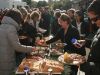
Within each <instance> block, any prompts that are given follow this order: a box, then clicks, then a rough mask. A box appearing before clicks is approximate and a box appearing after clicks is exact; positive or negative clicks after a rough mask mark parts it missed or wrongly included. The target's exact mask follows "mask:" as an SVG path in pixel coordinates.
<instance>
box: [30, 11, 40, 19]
mask: <svg viewBox="0 0 100 75" xmlns="http://www.w3.org/2000/svg"><path fill="white" fill-rule="evenodd" d="M36 17H37V18H40V14H39V12H37V11H33V12H32V13H31V14H30V18H31V19H32V20H34V18H36Z"/></svg>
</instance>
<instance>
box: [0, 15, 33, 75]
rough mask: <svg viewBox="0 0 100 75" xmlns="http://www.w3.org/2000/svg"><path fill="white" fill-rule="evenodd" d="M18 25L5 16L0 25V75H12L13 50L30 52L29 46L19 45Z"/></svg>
mask: <svg viewBox="0 0 100 75" xmlns="http://www.w3.org/2000/svg"><path fill="white" fill-rule="evenodd" d="M18 28H19V25H18V24H17V22H16V21H14V20H13V19H12V18H10V17H7V16H5V17H4V18H3V19H2V22H1V25H0V75H12V73H13V72H14V70H15V50H16V51H19V52H24V53H28V52H32V47H31V46H24V45H21V44H20V42H19V39H18V35H17V30H18Z"/></svg>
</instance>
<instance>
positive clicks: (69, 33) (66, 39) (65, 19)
mask: <svg viewBox="0 0 100 75" xmlns="http://www.w3.org/2000/svg"><path fill="white" fill-rule="evenodd" d="M58 22H59V24H60V26H61V29H60V30H59V32H58V33H57V35H56V36H54V38H52V39H50V40H48V41H46V43H45V44H50V43H53V42H55V41H57V40H61V41H62V43H66V44H67V45H66V46H65V47H64V52H68V53H77V54H80V55H83V56H84V55H85V50H84V48H83V47H81V48H77V47H75V45H74V44H73V43H72V39H73V38H76V39H80V36H79V32H78V30H77V28H76V27H74V26H72V25H71V20H70V18H69V16H68V15H67V14H62V15H61V16H60V18H59V20H58ZM39 44H40V45H43V43H41V42H39ZM45 44H44V45H45ZM71 70H72V71H71V74H70V75H77V71H78V67H77V66H71Z"/></svg>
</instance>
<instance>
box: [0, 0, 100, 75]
mask: <svg viewBox="0 0 100 75" xmlns="http://www.w3.org/2000/svg"><path fill="white" fill-rule="evenodd" d="M99 5H100V1H99V0H95V1H93V2H92V3H91V4H90V5H89V7H88V9H87V11H86V13H87V17H86V18H85V16H84V15H85V14H84V12H82V11H80V10H75V9H73V8H71V9H69V10H66V12H61V11H59V10H58V11H56V10H55V11H54V10H53V11H49V8H48V7H41V8H35V9H33V10H31V9H30V10H31V11H29V10H27V9H26V8H24V7H21V8H18V9H15V8H12V9H7V10H5V11H2V10H1V11H0V24H1V25H0V75H14V72H15V68H16V67H18V65H19V64H20V63H21V61H22V59H23V58H25V57H26V56H27V54H28V53H30V52H32V51H35V50H36V48H35V46H36V45H43V46H44V45H48V44H51V43H53V42H56V41H58V40H61V42H62V43H66V45H65V46H64V53H65V52H68V53H77V54H80V55H82V56H86V47H88V48H90V53H89V56H88V59H87V60H86V61H85V62H84V63H83V64H82V65H80V68H81V70H83V71H84V72H85V75H99V74H100V53H99V52H100V51H99V48H100V46H99V45H100V43H99V41H100V29H99V27H100V10H99V9H100V7H99ZM49 35H53V38H52V39H50V40H47V41H45V40H44V41H42V42H41V39H42V38H43V37H45V36H49ZM22 36H24V37H22ZM37 37H39V38H40V39H38V40H37ZM73 39H76V40H85V44H83V45H81V44H80V43H79V44H73V42H72V40H73ZM42 40H43V39H42ZM16 51H17V53H16ZM15 53H16V55H15ZM84 59H85V58H84ZM16 63H17V64H16ZM70 68H71V72H70V75H77V72H78V66H77V65H70Z"/></svg>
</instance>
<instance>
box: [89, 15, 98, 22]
mask: <svg viewBox="0 0 100 75" xmlns="http://www.w3.org/2000/svg"><path fill="white" fill-rule="evenodd" d="M99 19H100V16H96V17H94V18H91V19H90V20H91V21H93V22H96V21H97V20H99Z"/></svg>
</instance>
